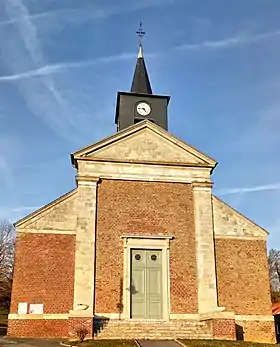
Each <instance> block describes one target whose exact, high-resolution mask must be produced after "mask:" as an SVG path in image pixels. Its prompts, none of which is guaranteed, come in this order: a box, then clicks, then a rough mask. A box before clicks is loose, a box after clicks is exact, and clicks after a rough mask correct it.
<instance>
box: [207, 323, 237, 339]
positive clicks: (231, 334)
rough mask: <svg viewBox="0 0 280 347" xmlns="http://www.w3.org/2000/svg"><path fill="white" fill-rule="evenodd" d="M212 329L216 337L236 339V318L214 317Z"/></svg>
mask: <svg viewBox="0 0 280 347" xmlns="http://www.w3.org/2000/svg"><path fill="white" fill-rule="evenodd" d="M211 330H212V335H213V338H214V339H217V340H231V341H235V340H236V330H235V320H234V319H212V320H211Z"/></svg>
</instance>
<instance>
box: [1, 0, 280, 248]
mask: <svg viewBox="0 0 280 347" xmlns="http://www.w3.org/2000/svg"><path fill="white" fill-rule="evenodd" d="M279 17H280V2H279V1H275V0H247V1H244V0H227V1H224V0H211V1H206V0H141V1H139V0H137V1H136V0H118V1H115V0H94V1H93V0H79V1H76V0H59V1H57V0H40V1H38V0H2V1H1V2H0V42H1V45H0V124H1V126H0V192H1V193H0V218H6V219H8V220H11V221H15V220H17V219H19V218H20V217H23V216H24V215H26V214H28V213H30V212H32V211H33V210H34V209H37V208H38V207H40V206H42V205H44V204H46V203H48V202H50V201H52V200H53V199H55V198H57V197H58V196H60V195H62V194H64V193H65V192H67V191H68V190H70V189H72V188H73V187H74V186H75V171H74V169H73V168H72V167H71V164H70V156H69V154H70V153H71V152H74V151H76V150H78V149H80V148H82V147H84V146H86V145H89V144H91V143H93V142H95V141H97V140H100V139H102V138H103V137H105V136H109V135H111V134H113V133H114V132H115V125H114V110H115V101H116V93H117V91H119V90H122V91H128V90H129V88H130V84H131V79H132V75H133V71H134V66H135V61H136V56H137V50H138V47H137V46H138V40H137V36H136V34H135V31H136V29H137V27H138V23H139V21H140V20H142V21H143V25H144V29H145V30H146V31H147V35H146V37H145V39H144V52H145V59H146V64H147V67H148V71H149V75H150V79H151V84H152V87H153V90H154V92H155V93H157V94H169V95H171V102H170V107H169V130H170V132H171V133H173V134H174V135H175V136H177V137H179V138H180V139H182V140H185V141H186V142H188V143H189V144H191V145H193V146H195V147H196V148H198V149H200V150H202V151H203V152H205V153H206V154H208V155H209V156H211V157H214V158H215V159H216V160H218V162H219V165H218V166H217V168H216V169H215V172H214V174H213V177H212V179H213V181H214V182H215V186H214V192H215V193H216V195H218V196H219V197H221V198H222V199H224V200H225V201H226V202H228V203H229V204H231V205H232V206H233V207H235V208H237V209H238V210H239V211H241V212H242V213H244V214H245V215H247V216H248V217H250V218H251V219H253V220H254V221H256V222H257V223H258V224H260V225H261V226H263V227H265V228H267V229H268V230H269V231H270V236H269V246H270V247H277V248H280V238H279V236H278V235H279V230H280V215H279V206H280V176H279V171H280V159H279V158H280V157H279V149H280V136H279V134H280V115H279V111H280V98H279V93H280V69H279V61H280V24H279Z"/></svg>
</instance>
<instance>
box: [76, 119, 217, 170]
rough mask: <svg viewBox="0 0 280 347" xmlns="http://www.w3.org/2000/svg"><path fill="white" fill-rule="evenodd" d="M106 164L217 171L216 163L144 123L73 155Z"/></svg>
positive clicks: (157, 128)
mask: <svg viewBox="0 0 280 347" xmlns="http://www.w3.org/2000/svg"><path fill="white" fill-rule="evenodd" d="M72 157H73V158H74V159H78V158H79V157H88V158H92V159H93V158H96V159H103V160H108V161H109V160H114V161H115V160H117V161H132V162H134V161H135V162H147V163H149V162H153V163H163V164H164V163H170V164H172V163H174V164H176V163H177V164H179V163H180V164H190V165H191V164H193V165H194V166H195V165H201V166H208V167H215V165H216V161H215V160H213V159H212V158H210V157H208V156H206V155H205V154H203V153H202V152H200V151H198V150H197V149H195V148H193V147H191V146H190V145H188V144H186V143H185V142H183V141H181V140H179V139H177V138H176V137H174V136H172V135H171V134H170V133H168V132H167V131H165V130H164V129H162V128H161V127H159V126H157V125H155V124H153V123H151V122H149V121H143V122H141V123H138V124H136V125H133V126H131V127H128V128H126V129H124V130H123V131H121V132H119V133H117V134H115V135H113V136H111V137H109V138H107V139H105V140H103V141H100V142H98V143H96V144H93V145H92V146H89V147H86V148H84V149H82V150H80V151H77V152H76V153H73V154H72Z"/></svg>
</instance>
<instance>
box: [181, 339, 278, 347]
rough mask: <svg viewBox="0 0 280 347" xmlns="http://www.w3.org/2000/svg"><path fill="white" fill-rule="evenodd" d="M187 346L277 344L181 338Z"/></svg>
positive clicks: (257, 346) (255, 346)
mask: <svg viewBox="0 0 280 347" xmlns="http://www.w3.org/2000/svg"><path fill="white" fill-rule="evenodd" d="M179 341H180V342H181V343H183V344H184V345H185V346H186V347H266V346H267V347H271V346H275V344H270V343H256V342H245V341H222V340H220V341H219V340H179Z"/></svg>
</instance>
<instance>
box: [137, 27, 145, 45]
mask: <svg viewBox="0 0 280 347" xmlns="http://www.w3.org/2000/svg"><path fill="white" fill-rule="evenodd" d="M136 34H137V35H138V36H139V45H140V47H141V46H142V38H143V36H144V35H145V34H146V32H145V31H144V30H143V28H142V22H140V26H139V29H138V30H137V31H136Z"/></svg>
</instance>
